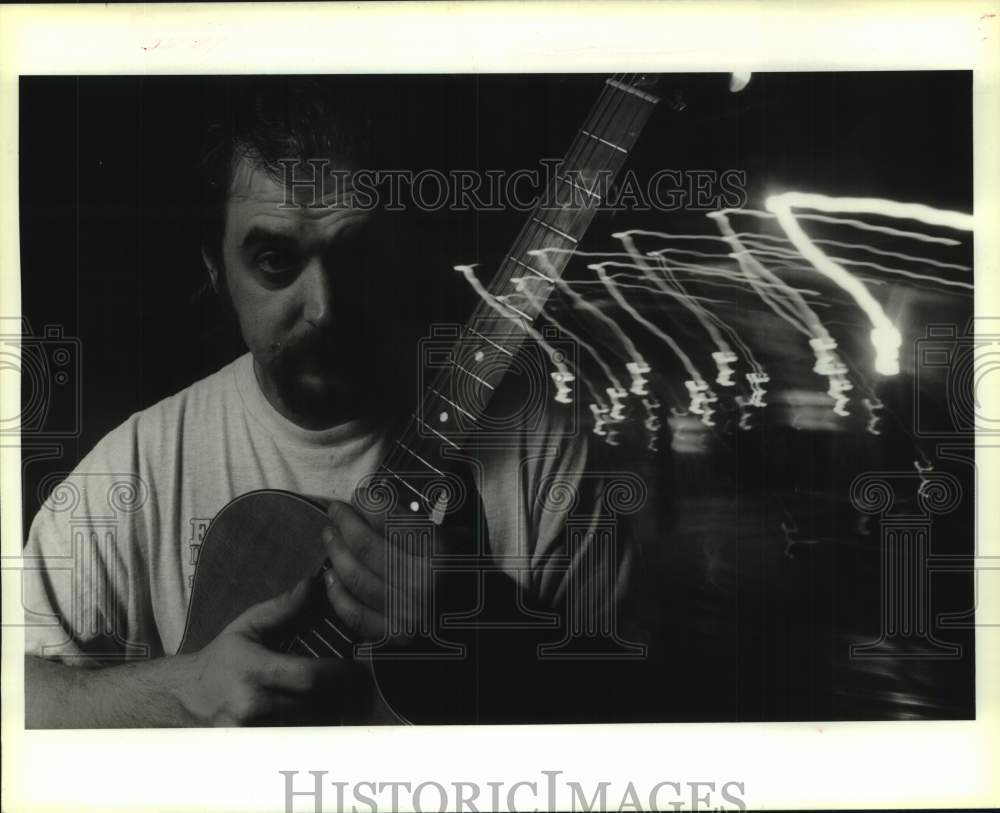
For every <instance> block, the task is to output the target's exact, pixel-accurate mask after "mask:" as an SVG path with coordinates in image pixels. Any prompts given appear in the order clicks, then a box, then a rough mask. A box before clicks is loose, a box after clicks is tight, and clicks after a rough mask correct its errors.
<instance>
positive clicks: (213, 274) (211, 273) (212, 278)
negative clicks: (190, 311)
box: [201, 248, 219, 293]
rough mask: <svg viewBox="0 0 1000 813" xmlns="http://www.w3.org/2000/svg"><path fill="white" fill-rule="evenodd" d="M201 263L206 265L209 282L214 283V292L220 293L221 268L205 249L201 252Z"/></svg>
mask: <svg viewBox="0 0 1000 813" xmlns="http://www.w3.org/2000/svg"><path fill="white" fill-rule="evenodd" d="M201 261H202V262H203V263H204V264H205V270H206V271H207V272H208V280H209V282H211V283H212V290H213V291H215V293H219V267H218V266H217V265H216V264H215V261H214V260H213V259H212V258H211V256H210V255H209V253H208V252H207V251H206V250H205V249H204V248H202V250H201Z"/></svg>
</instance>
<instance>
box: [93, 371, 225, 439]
mask: <svg viewBox="0 0 1000 813" xmlns="http://www.w3.org/2000/svg"><path fill="white" fill-rule="evenodd" d="M242 363H245V358H244V357H242V356H241V357H240V358H237V359H235V360H234V361H232V362H230V363H228V364H226V365H224V366H223V367H221V368H220V369H218V370H216V371H215V372H213V373H210V374H209V375H207V376H205V377H204V378H201V379H199V380H197V381H195V382H193V383H191V384H189V385H188V386H186V387H184V388H183V389H181V390H179V391H177V392H175V393H174V394H173V395H169V396H167V397H165V398H163V399H161V400H159V401H157V402H156V403H154V404H152V405H150V406H148V407H145V408H144V409H141V410H139V411H137V412H134V413H133V414H132V415H130V416H129V417H128V418H127V419H126V420H124V421H123V422H122V423H121V424H119V425H118V426H116V427H115V428H114V429H112V430H111V431H110V432H109V433H108V434H107V435H105V436H104V437H103V438H102V439H101V440H100V441H99V442H98V444H97V446H96V447H95V449H94V452H92V454H95V453H100V451H101V450H109V451H117V452H119V453H121V452H124V451H126V448H124V447H132V448H131V451H132V452H133V453H138V454H141V453H142V452H143V451H147V450H148V449H149V447H150V445H153V446H155V447H157V448H163V447H164V446H165V445H170V444H173V443H174V442H176V441H177V440H178V434H179V433H183V432H184V431H185V430H188V429H195V428H201V427H205V428H206V429H207V428H209V424H210V423H211V422H210V420H209V419H210V418H211V415H212V414H213V413H214V414H216V415H218V416H220V417H221V416H224V415H225V414H227V413H228V412H231V410H232V409H233V406H234V403H233V402H234V400H238V398H239V395H238V392H237V387H236V381H235V377H236V370H237V368H238V365H240V364H242Z"/></svg>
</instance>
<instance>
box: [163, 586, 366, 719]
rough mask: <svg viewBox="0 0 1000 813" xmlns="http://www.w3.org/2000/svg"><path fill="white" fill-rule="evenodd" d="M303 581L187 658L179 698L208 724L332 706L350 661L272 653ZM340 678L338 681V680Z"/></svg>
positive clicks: (302, 596) (297, 714)
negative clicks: (271, 643)
mask: <svg viewBox="0 0 1000 813" xmlns="http://www.w3.org/2000/svg"><path fill="white" fill-rule="evenodd" d="M309 590H310V581H309V580H308V579H305V580H303V581H301V582H300V583H299V584H298V585H296V586H295V588H293V589H292V590H290V591H289V592H287V593H283V594H282V595H280V596H277V597H275V598H273V599H270V600H269V601H264V602H262V603H260V604H257V605H254V606H253V607H250V608H249V609H248V610H246V611H245V612H244V613H243V614H242V615H241V616H239V617H238V618H236V619H235V620H234V621H233V622H232V623H231V624H229V626H228V627H226V628H225V629H224V630H223V631H222V632H221V633H219V635H218V636H217V637H216V638H215V640H214V641H212V642H211V643H210V644H209V645H208V646H206V647H205V648H204V649H202V650H201V651H200V652H197V653H195V654H194V655H191V656H188V657H189V658H190V660H189V661H188V662H187V664H186V669H185V670H184V672H186V673H187V678H188V679H187V680H186V681H185V685H183V686H179V687H178V697H179V699H180V701H181V703H182V704H183V706H184V707H185V708H186V709H187V710H188V712H189V713H190V714H191V715H192V716H193V717H194V718H195V719H196V720H197V721H198V723H200V724H202V725H205V724H210V725H223V726H229V725H260V724H274V723H276V722H288V723H292V722H294V721H302V720H308V719H311V718H315V717H316V715H317V714H319V713H321V712H322V711H326V712H327V713H329V710H330V709H331V708H333V707H336V701H337V700H338V699H340V700H343V697H340V698H338V696H337V695H338V689H342V688H343V684H344V683H345V682H347V679H348V678H349V677H350V676H349V674H348V673H349V671H350V670H351V665H350V664H349V663H348V662H345V661H342V660H339V659H335V658H309V657H301V656H297V655H285V654H281V653H278V652H274V651H273V650H271V649H269V648H268V647H267V646H266V644H267V642H269V641H273V640H275V639H276V638H278V637H281V634H282V632H283V631H285V630H287V628H288V627H289V626H290V625H291V623H292V622H294V621H295V619H296V618H297V617H298V616H299V615H300V613H301V612H302V611H303V609H304V608H305V606H306V603H307V602H308V600H309ZM338 679H339V680H338Z"/></svg>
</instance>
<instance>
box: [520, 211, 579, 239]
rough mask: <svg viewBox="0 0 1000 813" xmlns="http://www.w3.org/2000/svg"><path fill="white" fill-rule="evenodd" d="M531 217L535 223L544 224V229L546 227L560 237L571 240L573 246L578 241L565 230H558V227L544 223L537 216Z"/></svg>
mask: <svg viewBox="0 0 1000 813" xmlns="http://www.w3.org/2000/svg"><path fill="white" fill-rule="evenodd" d="M531 219H532V220H534V221H535V222H536V223H537V224H538V225H540V226H544V227H545V228H546V229H548V230H549V231H550V232H553V233H554V234H558V235H559V236H560V237H562V238H563V240H569V241H570V242H571V243H572V244H573V245H574V246H575V245H576V244H577V243H578V242H580V241H579V240H577V239H576V238H575V237H571V236H570V235H568V234H566V232H564V231H560V230H559V229H557V228H556V227H555V226H552V225H550V224H548V223H546V222H545V221H544V220H541V219H539V218H537V217H533V218H531Z"/></svg>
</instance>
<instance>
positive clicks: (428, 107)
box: [20, 72, 974, 720]
mask: <svg viewBox="0 0 1000 813" xmlns="http://www.w3.org/2000/svg"><path fill="white" fill-rule="evenodd" d="M603 78H604V77H603V76H588V75H573V76H555V75H553V76H446V77H441V76H434V77H416V76H414V77H391V78H385V77H370V78H366V79H362V80H359V81H361V82H370V83H371V84H372V89H373V93H374V92H377V93H379V94H380V95H381V97H382V98H383V99H388V100H389V101H390V102H391V103H392V105H391V106H392V107H393V109H394V110H396V111H397V113H396V114H395V115H396V118H395V119H394V120H391V121H386V123H385V128H386V133H387V134H388V135H391V137H392V138H394V139H396V140H397V141H399V142H402V143H405V147H406V151H407V153H408V154H409V155H411V156H412V157H414V158H416V159H417V160H419V162H420V165H421V166H430V167H440V168H449V167H451V168H469V169H480V170H484V169H497V170H504V169H506V170H508V171H513V170H515V169H519V168H538V167H539V164H538V161H539V160H540V159H541V158H558V157H561V156H562V155H563V153H564V152H565V150H566V148H567V146H568V145H569V143H570V141H571V140H572V138H573V136H574V134H575V133H576V130H577V128H578V127H579V126H580V123H581V122H582V121H583V119H584V117H585V115H586V113H587V111H588V110H589V109H590V106H591V105H592V103H593V101H594V100H595V98H596V97H597V95H598V93H599V92H600V89H601V87H602V81H603ZM727 80H728V76H727V75H723V74H719V75H688V76H677V77H667V82H666V85H665V90H666V92H665V94H664V95H665V99H666V101H665V102H664V103H661V105H660V107H659V109H658V111H657V113H656V115H655V116H654V118H653V119H652V121H651V122H650V124H649V125H648V127H647V129H646V131H645V133H644V134H643V136H642V138H641V139H640V142H639V146H638V147H637V149H636V151H635V153H634V155H633V156H632V158H631V159H630V166H631V167H633V168H634V169H636V171H637V172H638V173H639V174H643V173H646V174H649V173H651V172H653V171H656V170H657V169H661V168H670V169H678V170H691V169H714V170H719V171H722V170H725V169H731V168H735V169H739V170H743V171H745V172H746V177H747V184H748V194H749V201H748V206H751V207H757V208H759V207H760V206H761V202H762V199H763V197H764V196H765V195H766V194H769V193H771V192H775V191H782V190H784V189H793V190H800V191H817V192H822V193H825V194H829V195H863V196H874V197H885V198H890V199H894V200H900V201H914V202H922V203H926V204H929V205H932V206H936V207H940V208H944V209H952V210H958V211H966V212H971V210H972V137H971V134H972V107H971V105H972V97H971V89H972V82H971V74H970V73H968V72H934V73H926V72H907V73H888V72H887V73H822V74H817V73H797V74H755V75H754V76H753V78H752V80H751V82H750V84H749V86H748V87H747V88H746V89H745V90H743V91H742V92H740V93H738V94H732V93H729V92H728V90H727V87H726V84H727ZM226 81H227V80H225V79H223V78H210V77H22V79H21V83H20V117H21V118H20V166H21V174H20V189H21V200H20V215H21V258H22V306H23V313H24V315H25V316H26V317H27V318H28V320H30V324H31V327H32V329H33V331H34V332H35V334H36V335H38V334H40V333H41V332H42V329H43V328H44V327H45V326H47V325H56V326H60V327H61V328H62V330H63V334H64V335H65V336H67V337H75V338H78V339H79V341H80V344H79V348H80V356H79V374H78V377H76V379H75V380H74V382H72V383H73V387H74V390H73V392H71V393H69V394H66V390H61V391H60V392H61V393H62V394H63V396H64V397H66V398H74V399H76V401H77V402H78V404H79V406H80V409H81V421H80V424H79V432H78V434H77V435H76V436H74V437H63V438H57V439H56V442H57V443H58V444H59V445H60V447H61V448H60V450H59V451H58V452H57V453H56V455H55V456H50V457H48V459H45V458H46V455H47V453H45V452H41V453H38V450H37V449H36V450H35V451H32V449H33V446H34V447H37V446H38V445H39V444H42V441H43V440H45V439H44V438H42V439H33V438H26V439H25V458H24V473H25V476H24V496H25V499H24V512H25V520H26V522H29V521H30V518H31V517H32V516H33V515H34V513H35V511H37V507H38V505H39V501H40V500H41V499H42V498H44V496H45V491H46V490H47V488H50V487H51V486H52V484H53V481H52V479H51V477H50V475H52V474H54V473H58V472H60V471H62V472H66V471H68V470H70V469H71V468H72V467H73V465H75V463H76V462H77V461H78V460H79V459H80V458H81V457H82V456H83V455H84V454H85V453H86V452H87V451H88V450H89V449H90V448H91V447H92V446H93V445H94V444H95V443H96V442H97V440H98V439H100V438H101V437H102V436H103V435H104V434H105V433H106V432H107V431H109V430H110V429H112V428H113V427H114V426H116V425H118V424H119V423H120V422H121V421H122V420H124V419H125V418H126V417H127V416H128V415H129V414H131V413H132V412H134V411H136V410H139V409H142V408H145V407H147V406H149V405H151V404H153V403H155V402H156V401H158V400H160V399H161V398H163V397H165V396H167V395H170V394H172V393H174V392H176V391H177V390H179V389H181V388H182V387H184V386H186V385H188V384H189V383H191V382H192V381H194V380H196V379H197V378H199V377H201V376H204V375H206V374H207V373H209V372H211V371H213V370H214V369H217V368H218V367H219V366H221V364H223V363H225V362H226V361H228V360H229V359H230V358H232V357H233V355H234V354H235V353H236V352H237V351H238V348H237V346H235V345H234V344H233V343H232V341H231V339H230V338H229V337H227V336H226V335H225V334H224V332H222V331H221V330H220V327H219V326H220V324H221V320H220V314H219V311H218V309H217V307H216V306H215V303H214V301H213V300H212V298H211V297H210V296H208V295H206V294H205V291H204V282H205V275H204V271H203V269H202V266H201V259H200V246H199V239H198V222H197V201H198V199H199V198H198V183H199V174H198V164H199V157H200V150H201V146H202V140H203V133H204V130H205V127H206V124H207V122H208V121H209V119H210V118H211V116H212V113H213V112H214V111H215V109H216V106H217V105H218V104H219V98H220V96H219V93H220V87H222V86H224V85H225V82H226ZM675 91H676V95H675ZM522 217H523V216H522V215H520V214H517V213H509V212H508V213H499V214H479V215H476V214H469V215H464V216H461V217H457V218H443V217H442V218H437V219H436V220H435V221H434V222H431V223H429V224H428V228H427V229H426V230H424V231H422V232H421V242H419V244H414V264H413V266H412V268H411V269H409V272H410V273H426V274H427V275H428V276H427V279H428V280H429V283H428V285H427V288H426V290H425V291H424V298H423V299H421V300H418V301H417V302H415V307H417V308H422V307H425V308H426V309H427V311H428V313H431V312H433V314H434V316H435V318H444V317H450V318H452V319H456V320H457V319H460V318H461V317H462V315H463V314H464V312H465V311H466V310H467V308H468V306H469V304H470V302H471V300H470V298H469V295H468V292H467V291H466V290H465V289H464V288H463V287H462V286H459V285H457V284H455V279H454V276H448V275H447V274H445V273H442V270H443V269H444V270H446V269H449V268H450V267H451V266H452V265H453V264H455V263H459V262H461V263H468V262H482V263H483V264H484V267H485V268H489V267H491V265H490V263H491V260H492V259H493V258H495V257H497V256H500V255H502V252H503V251H504V248H505V247H506V246H507V245H508V244H509V243H510V242H511V241H512V239H513V238H514V236H515V234H516V231H517V228H518V227H519V225H520V222H521V220H522ZM623 227H631V228H639V227H646V228H657V229H660V230H664V231H671V232H688V231H694V232H704V231H706V230H708V229H707V227H706V225H705V218H704V213H701V212H690V211H679V212H674V213H670V214H664V213H653V214H645V215H640V214H635V215H631V214H622V213H618V214H615V215H610V214H607V215H600V216H599V217H598V218H597V220H596V221H595V223H594V225H593V226H592V228H591V230H590V232H589V236H588V238H587V245H585V246H584V247H585V248H587V249H589V250H599V249H603V248H607V249H610V250H615V248H616V244H615V243H614V241H612V240H611V239H610V237H609V236H608V235H609V234H610V233H611V232H612V231H614V230H616V229H620V228H623ZM968 242H969V245H968V246H966V247H965V249H964V251H965V254H966V255H967V256H966V259H967V260H968V259H969V258H971V240H970V241H968ZM570 273H574V272H573V271H572V269H571V271H570ZM882 294H885V295H886V297H887V298H888V299H889V300H892V296H893V294H898V296H903V297H904V299H905V302H906V304H907V308H908V309H907V330H906V336H905V339H904V348H903V353H904V362H905V363H904V375H903V376H900V377H899V378H898V379H897V380H895V381H886V382H882V384H881V387H882V389H881V390H880V393H879V395H880V397H882V398H883V399H884V400H885V402H886V403H887V404H888V405H889V406H890V408H892V409H894V410H895V413H896V415H897V416H898V417H899V421H898V426H897V427H896V429H895V430H892V431H886V432H885V433H884V434H883V435H882V436H881V437H879V438H873V437H872V436H870V435H865V434H864V433H863V432H850V433H847V434H839V435H829V434H824V433H822V432H802V431H796V430H793V429H792V428H790V427H789V426H788V425H787V423H783V422H782V421H781V420H780V419H777V418H775V419H768V420H767V421H765V422H764V423H762V425H760V426H759V427H758V428H757V430H756V431H754V432H750V433H743V434H740V433H736V434H734V433H733V432H731V431H725V428H723V429H720V431H719V432H718V433H717V435H716V436H715V437H713V438H711V439H710V442H709V446H708V453H707V454H706V455H704V456H703V457H701V458H699V459H697V460H690V459H679V458H677V457H675V456H671V455H670V454H669V453H668V452H666V451H665V452H664V453H663V454H661V455H660V456H659V457H656V458H652V459H650V458H649V457H648V456H647V457H645V458H644V459H643V462H642V465H643V466H646V467H649V468H650V469H652V470H655V471H656V473H657V475H658V476H660V477H662V480H661V482H662V484H663V485H662V488H663V489H664V493H662V494H656V495H654V502H655V503H656V505H655V506H654V509H652V510H651V512H649V513H647V514H646V515H645V516H644V521H645V522H646V523H647V524H646V526H645V529H644V531H643V533H644V534H645V537H646V542H647V544H648V545H650V546H651V547H652V548H653V549H655V551H656V556H655V557H654V558H655V559H656V560H657V561H659V565H658V569H657V570H656V574H657V578H659V579H660V580H661V581H660V584H661V587H662V589H661V590H660V591H659V596H658V599H657V601H658V602H659V603H658V604H656V605H655V613H656V615H657V618H656V620H655V623H656V625H658V626H657V628H658V630H659V632H658V634H659V635H660V636H661V642H662V643H663V646H662V648H661V650H660V652H659V657H660V658H661V659H662V672H661V673H660V675H659V677H658V678H657V680H660V681H661V682H662V686H663V687H665V688H664V690H663V691H659V692H657V691H656V690H655V687H654V688H653V691H652V695H655V697H654V698H653V699H652V700H651V699H650V693H649V692H647V693H646V695H644V700H643V704H644V705H643V706H642V709H641V711H640V712H639V715H640V717H641V718H645V719H650V720H655V719H681V718H684V717H688V718H690V719H832V718H845V717H848V718H849V717H875V718H879V717H908V716H930V717H935V716H936V717H963V716H964V717H968V716H971V715H972V714H973V692H972V687H973V664H974V661H973V657H972V646H971V644H972V636H971V633H970V631H969V630H957V631H956V630H949V631H947V632H946V633H942V635H941V637H944V638H946V639H947V640H949V641H961V642H962V643H963V644H964V645H965V646H966V649H965V655H964V657H963V658H962V659H960V660H959V661H956V662H947V663H932V662H920V663H914V662H912V661H910V662H905V663H904V662H898V661H895V662H893V661H887V662H885V663H881V662H880V663H878V664H876V665H875V666H874V667H873V666H872V665H871V664H870V663H869V664H858V663H855V662H851V661H850V659H849V658H847V657H846V655H845V654H844V653H845V652H846V646H847V643H848V642H852V641H854V642H858V641H867V640H871V639H873V638H874V637H877V629H878V581H877V579H878V527H877V524H876V525H872V526H871V527H869V528H867V529H866V530H865V533H864V534H863V535H859V532H858V527H859V525H858V517H857V515H856V514H855V513H854V512H853V511H852V510H850V507H849V506H845V503H846V495H847V489H848V487H849V484H850V481H851V479H852V478H853V477H854V476H855V475H856V474H858V473H860V472H862V471H867V470H872V469H890V470H906V469H909V470H912V460H913V457H914V455H913V439H912V437H910V435H909V434H908V433H907V432H906V431H905V430H906V429H907V428H908V425H909V424H911V423H912V402H913V395H912V393H913V383H914V380H915V378H914V376H915V370H914V361H913V358H912V343H913V341H914V340H915V339H916V338H917V337H919V335H921V334H922V332H923V330H924V327H925V326H926V324H927V323H929V322H931V321H934V322H953V323H955V324H958V325H964V323H965V321H966V320H967V318H968V317H969V316H970V315H971V312H972V300H971V298H963V297H958V296H953V295H951V294H947V293H941V292H931V293H928V292H926V291H917V290H915V289H914V290H910V289H907V288H905V286H897V288H896V289H893V290H890V289H888V288H885V289H882V290H881V291H880V296H881V295H882ZM897 299H898V297H897ZM752 300H753V297H749V296H743V297H740V296H736V295H734V296H733V299H732V301H731V302H730V303H729V305H730V310H729V311H726V312H727V313H731V315H732V317H733V320H734V321H733V324H735V325H737V326H740V327H743V326H746V328H747V330H748V331H749V335H750V336H751V338H759V339H761V341H762V342H764V343H767V340H768V330H769V328H768V325H770V322H768V321H767V319H768V318H769V316H768V315H767V314H763V315H762V309H761V306H760V303H759V302H753V301H752ZM892 301H896V300H892ZM364 307H367V308H373V309H375V308H377V307H378V303H377V302H370V303H364ZM678 318H680V317H678ZM741 320H742V321H741ZM841 323H842V325H843V327H842V328H841V330H842V335H841V340H842V342H843V345H844V347H845V349H847V348H854V347H860V346H861V345H862V344H863V342H860V341H858V340H857V335H860V331H859V330H855V328H858V327H860V326H861V324H862V320H860V319H859V318H858V316H857V314H856V313H853V314H843V315H842V316H841ZM856 334H857V335H856ZM770 335H771V344H772V345H773V344H774V336H776V335H778V334H775V333H772V334H770ZM644 349H645V348H644ZM771 349H772V350H773V349H774V348H773V347H772V348H771ZM653 352H654V357H655V351H653ZM794 353H798V354H799V356H800V357H801V355H802V353H803V351H802V348H801V347H796V348H795V349H794ZM907 354H909V355H907ZM805 355H808V352H807V351H806V353H805ZM776 364H778V366H779V367H780V363H778V362H776ZM669 372H670V371H669V364H668V363H667V362H666V361H664V367H663V372H662V375H664V376H667V375H668V373H669ZM789 375H790V377H791V378H794V377H795V376H796V375H798V373H796V372H794V371H793V372H792V373H790V374H789ZM810 386H813V387H815V386H816V382H815V381H813V382H811V384H810ZM933 400H934V399H933V398H932V399H931V401H932V402H933ZM938 406H939V408H942V409H943V407H942V406H941V405H940V404H938ZM50 440H51V439H50ZM922 448H923V450H924V452H925V453H926V454H928V455H930V456H933V455H934V452H935V447H934V445H933V444H930V445H925V446H924V447H922ZM630 453H634V454H639V453H638V452H634V450H633V451H632V452H630ZM33 455H34V456H33ZM941 468H945V469H947V465H942V466H941ZM953 471H954V473H956V475H957V476H959V477H960V478H961V479H962V481H963V483H967V484H969V490H968V493H969V494H971V493H972V481H971V474H970V467H969V466H967V465H965V466H963V465H957V464H956V465H954V466H953ZM667 489H669V493H667ZM972 508H973V506H972V499H971V497H969V498H966V499H965V500H964V501H963V504H962V506H961V508H960V509H959V510H958V511H956V512H955V513H954V514H952V515H951V516H950V517H949V518H948V519H947V520H944V521H941V522H939V523H937V524H936V525H935V534H936V536H935V539H936V541H937V543H938V544H942V542H941V540H946V541H945V542H944V543H943V544H945V545H946V552H957V553H961V552H967V551H968V550H971V545H972V526H971V517H972ZM782 522H785V524H786V526H787V525H789V524H791V525H794V527H795V528H796V533H795V534H794V535H793V536H794V538H795V539H797V540H799V544H797V545H796V546H794V550H793V552H792V553H791V554H789V550H788V547H787V545H788V539H787V538H786V536H785V534H784V533H783V532H782V531H781V529H780V526H781V523H782ZM939 582H945V583H944V584H943V586H941V589H938V587H939ZM939 582H935V585H936V587H935V589H936V592H935V601H936V602H940V604H939V605H938V606H936V608H935V609H936V610H940V611H944V610H946V609H951V610H955V609H964V608H966V607H970V606H971V594H970V592H969V591H970V584H971V580H970V579H969V578H967V577H965V576H963V577H960V578H959V577H952V578H951V579H950V580H947V579H942V580H939ZM648 688H649V687H647V689H648Z"/></svg>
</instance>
